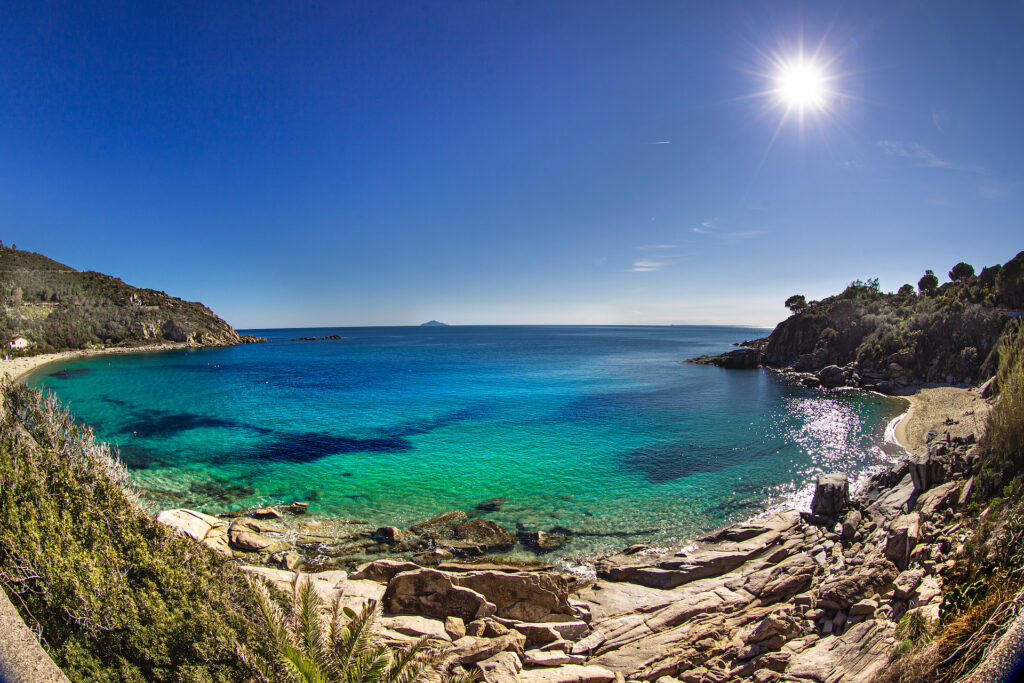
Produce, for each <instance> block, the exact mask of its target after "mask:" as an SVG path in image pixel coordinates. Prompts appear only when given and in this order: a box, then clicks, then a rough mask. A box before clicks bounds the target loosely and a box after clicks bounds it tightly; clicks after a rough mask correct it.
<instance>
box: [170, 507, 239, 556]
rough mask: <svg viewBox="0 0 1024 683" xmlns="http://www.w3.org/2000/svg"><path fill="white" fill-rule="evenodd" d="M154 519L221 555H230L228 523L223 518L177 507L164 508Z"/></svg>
mask: <svg viewBox="0 0 1024 683" xmlns="http://www.w3.org/2000/svg"><path fill="white" fill-rule="evenodd" d="M156 521H158V522H160V523H161V524H163V525H164V526H169V527H171V528H172V529H175V530H176V531H177V532H178V533H181V534H184V535H185V536H189V537H191V538H194V539H195V540H197V541H199V542H200V543H202V544H204V545H206V546H208V547H210V548H213V549H214V550H216V551H217V552H219V553H220V554H222V555H229V556H230V555H231V548H230V547H229V546H228V523H227V522H225V521H224V520H223V519H217V518H216V517H211V516H210V515H205V514H203V513H202V512H196V511H195V510H186V509H177V510H164V511H163V512H161V513H160V514H158V515H157V516H156Z"/></svg>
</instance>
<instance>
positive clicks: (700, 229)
mask: <svg viewBox="0 0 1024 683" xmlns="http://www.w3.org/2000/svg"><path fill="white" fill-rule="evenodd" d="M690 232H695V233H697V234H698V235H703V234H704V233H706V232H707V230H705V229H704V228H697V227H693V228H690Z"/></svg>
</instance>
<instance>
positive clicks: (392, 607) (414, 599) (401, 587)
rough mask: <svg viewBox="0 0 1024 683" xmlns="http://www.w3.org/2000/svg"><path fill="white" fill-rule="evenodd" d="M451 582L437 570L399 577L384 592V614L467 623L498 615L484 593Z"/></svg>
mask: <svg viewBox="0 0 1024 683" xmlns="http://www.w3.org/2000/svg"><path fill="white" fill-rule="evenodd" d="M452 579H453V577H452V575H450V574H445V573H444V572H439V571H437V570H435V569H418V570H415V571H407V572H402V573H399V574H396V575H395V576H394V577H392V579H391V581H390V582H389V583H388V587H387V590H386V591H385V592H384V600H383V607H384V611H385V612H387V613H389V614H403V613H404V614H418V615H421V616H425V617H434V618H437V619H444V618H445V617H450V616H451V617H459V618H460V619H463V620H464V621H472V620H474V619H478V618H480V617H487V616H491V615H492V614H494V613H495V611H496V608H495V606H494V604H493V603H491V602H488V600H487V598H485V597H484V596H483V595H482V594H481V593H479V592H477V591H475V590H473V589H471V588H466V587H464V586H460V585H456V584H455V583H453V581H452ZM498 651H499V652H500V650H498ZM491 654H494V653H491ZM489 656H490V655H486V656H485V657H481V658H480V659H485V658H486V657H489ZM473 661H477V660H473Z"/></svg>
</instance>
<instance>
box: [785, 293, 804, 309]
mask: <svg viewBox="0 0 1024 683" xmlns="http://www.w3.org/2000/svg"><path fill="white" fill-rule="evenodd" d="M786 308H788V309H789V310H791V311H793V312H794V313H799V312H800V311H802V310H804V309H805V308H807V299H806V298H804V295H803V294H794V295H793V296H791V297H789V298H788V299H786Z"/></svg>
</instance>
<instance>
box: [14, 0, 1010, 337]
mask: <svg viewBox="0 0 1024 683" xmlns="http://www.w3.org/2000/svg"><path fill="white" fill-rule="evenodd" d="M70 5H71V3H44V2H38V3H35V2H32V3H7V2H4V3H2V4H0V12H2V14H0V79H2V81H0V85H2V89H0V97H2V103H3V104H2V106H0V162H2V163H0V239H3V240H4V242H5V244H10V243H11V242H15V243H17V244H18V246H19V247H20V248H25V249H31V250H33V251H39V252H42V253H44V254H46V255H48V256H51V257H52V258H55V259H57V260H60V261H63V262H65V263H68V264H70V265H72V266H74V267H77V268H80V269H93V270H99V271H103V272H107V273H110V274H114V275H118V276H120V277H122V278H123V279H124V280H125V281H126V282H129V283H131V284H134V285H138V286H148V287H153V288H156V289H163V290H166V291H167V292H169V293H171V294H174V295H177V296H181V297H183V298H188V299H197V300H201V301H203V302H204V303H206V304H208V305H209V306H210V307H212V308H213V309H214V310H215V311H217V312H218V313H219V314H220V315H221V316H222V317H224V318H225V319H227V320H228V321H229V322H230V323H232V324H234V325H235V326H237V327H277V326H303V325H324V326H328V325H375V324H417V323H419V322H422V321H424V320H428V319H431V318H436V319H439V320H444V321H447V322H450V323H464V324H473V323H479V324H500V323H568V324H576V323H729V324H752V325H771V324H774V323H775V322H777V321H779V320H780V319H782V318H784V317H785V315H786V313H787V312H786V310H785V309H784V307H783V305H782V301H783V300H784V299H785V298H786V297H787V296H789V295H790V294H793V293H804V294H806V295H807V296H808V298H817V297H821V296H825V295H827V294H830V293H834V292H836V291H838V290H839V289H841V288H842V287H843V286H844V285H845V284H847V283H848V282H850V281H851V280H853V279H856V278H867V277H879V278H881V283H882V287H883V288H885V289H895V288H897V287H899V286H900V285H901V284H903V283H904V282H912V283H916V281H917V279H918V278H919V277H920V275H921V274H922V273H923V271H924V269H925V268H933V269H934V270H935V271H936V273H939V274H940V275H943V276H944V274H945V273H946V271H948V270H949V268H950V267H951V266H952V265H953V264H954V263H956V262H957V261H960V260H966V261H967V262H969V263H972V264H973V265H975V266H976V267H978V268H980V267H981V266H983V265H990V264H992V263H996V262H1003V261H1006V260H1008V259H1009V258H1011V257H1012V256H1013V255H1014V254H1016V253H1017V251H1019V250H1021V249H1022V248H1024V239H1022V236H1024V229H1022V227H1021V225H1022V223H1021V215H1022V211H1021V209H1022V205H1024V199H1022V198H1024V192H1022V190H1024V168H1022V160H1021V150H1024V124H1022V111H1021V110H1022V104H1024V88H1021V76H1020V70H1021V67H1022V66H1024V41H1021V40H1019V35H1020V34H1021V31H1022V30H1024V4H1022V3H1019V2H1000V3H991V4H989V3H983V2H977V3H962V2H891V1H890V2H878V3H874V2H849V3H828V2H813V3H812V2H807V3H802V4H801V3H786V2H772V3H763V4H755V3H749V2H717V1H716V2H710V1H709V2H677V1H675V0H671V1H666V2H645V1H628V2H627V1H619V2H602V1H599V0H586V1H580V2H573V1H569V0H560V1H559V2H548V1H544V2H539V1H538V2H529V1H525V0H523V1H515V2H497V1H494V2H492V1H483V2H415V3H414V2H391V1H387V2H362V3H355V2H349V3H335V2H319V3H316V4H305V3H298V2H276V3H269V2H267V3H223V4H222V3H216V2H209V3H148V2H143V3H140V2H124V3H94V4H92V6H91V7H89V8H72V7H71V6H70ZM801 45H802V46H803V51H804V53H805V55H806V56H807V59H811V58H812V57H813V56H814V55H817V57H816V60H817V63H818V64H819V65H821V66H822V68H823V72H824V74H825V77H826V79H827V89H828V94H827V96H826V97H825V102H826V109H825V110H823V111H807V112H805V115H804V117H803V121H802V123H801V122H800V121H799V120H798V118H799V117H797V116H795V115H794V113H793V112H790V113H789V115H788V116H785V107H784V106H780V100H779V97H778V96H777V94H775V93H771V92H768V91H770V90H772V89H773V88H775V87H776V84H775V81H774V80H773V79H774V76H775V75H776V72H777V69H775V68H774V66H773V62H776V61H779V60H781V61H789V60H794V59H796V58H797V55H798V54H799V53H800V49H801ZM656 143H657V144H656Z"/></svg>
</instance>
